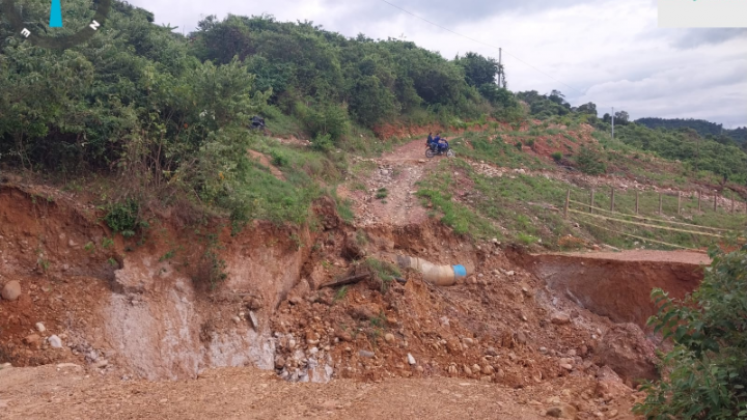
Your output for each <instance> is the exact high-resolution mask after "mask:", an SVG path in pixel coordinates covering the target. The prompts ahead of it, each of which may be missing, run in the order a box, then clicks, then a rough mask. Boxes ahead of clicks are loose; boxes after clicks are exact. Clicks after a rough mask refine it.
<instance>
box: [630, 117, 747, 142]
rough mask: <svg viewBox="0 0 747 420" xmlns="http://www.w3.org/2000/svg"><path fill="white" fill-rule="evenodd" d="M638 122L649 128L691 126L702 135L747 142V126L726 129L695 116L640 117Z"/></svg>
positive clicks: (721, 125)
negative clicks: (694, 117) (685, 117)
mask: <svg viewBox="0 0 747 420" xmlns="http://www.w3.org/2000/svg"><path fill="white" fill-rule="evenodd" d="M635 122H636V124H641V125H645V126H646V127H649V128H665V129H671V130H677V129H681V128H689V129H693V130H695V131H697V132H698V134H700V135H701V136H704V137H705V136H713V138H720V137H722V136H725V137H729V138H731V139H732V140H734V141H735V142H737V143H747V127H739V128H736V129H728V128H727V129H725V128H724V126H723V124H717V123H714V122H711V121H706V120H697V119H693V118H687V119H684V118H639V119H637V120H635Z"/></svg>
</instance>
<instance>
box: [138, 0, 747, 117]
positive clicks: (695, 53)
mask: <svg viewBox="0 0 747 420" xmlns="http://www.w3.org/2000/svg"><path fill="white" fill-rule="evenodd" d="M390 1H391V2H392V3H395V4H397V5H399V6H401V7H403V8H406V9H408V10H411V11H412V12H414V13H416V14H418V15H419V16H422V17H423V18H426V19H429V20H431V21H433V22H436V23H438V24H440V25H443V26H446V27H449V28H450V29H453V30H454V31H457V32H459V33H462V34H464V35H467V36H469V37H471V38H475V39H478V40H480V41H483V42H485V43H488V44H491V45H494V46H500V47H503V48H504V55H503V60H504V63H505V64H506V68H507V71H508V81H509V88H511V89H512V90H515V91H517V90H537V91H539V92H542V93H547V92H549V91H551V90H552V89H558V90H561V91H562V92H564V93H565V94H566V96H567V99H568V100H569V101H570V102H571V103H573V104H580V103H582V102H588V101H592V102H595V103H597V105H598V107H599V109H600V111H601V112H608V110H609V108H610V107H612V106H614V107H615V108H616V109H625V110H626V111H628V112H629V113H630V114H631V117H633V118H639V117H646V116H658V117H683V118H687V117H695V118H706V119H710V120H712V121H716V122H720V123H724V125H725V126H728V127H733V126H737V125H747V71H745V70H746V69H747V32H745V31H740V30H732V31H723V30H671V29H659V28H657V9H656V3H655V2H654V1H652V0H629V1H625V2H620V1H593V2H592V1H584V0H562V1H558V0H554V1H550V0H531V1H524V2H519V1H515V0H512V1H506V2H494V1H487V0H467V1H464V2H451V1H450V2H445V1H441V2H439V1H436V2H432V1H428V2H425V1H424V0H390ZM132 3H133V4H134V5H137V6H140V7H144V8H146V9H148V10H151V11H153V12H154V13H155V15H156V22H158V23H171V24H172V25H177V26H179V27H180V29H179V31H186V32H189V31H190V30H192V29H194V27H195V26H196V24H197V22H198V20H199V19H200V18H201V17H205V16H207V15H209V14H215V15H217V16H218V17H219V18H223V17H225V16H226V15H227V14H228V13H233V14H238V15H259V14H262V13H268V14H272V15H274V16H275V17H276V18H277V19H278V20H281V21H296V20H301V21H303V20H311V21H314V22H315V23H316V24H322V25H323V26H324V28H325V29H327V30H330V31H335V32H340V33H342V34H343V35H345V36H350V37H352V36H355V35H357V34H358V33H364V34H365V35H367V36H368V37H371V38H374V39H385V38H387V37H400V36H402V35H404V37H406V39H408V40H410V41H414V42H416V43H417V44H418V45H420V46H422V47H424V48H427V49H429V50H432V51H439V52H440V53H441V54H442V55H443V56H444V57H447V58H453V57H454V56H455V55H456V54H457V53H462V54H463V53H465V52H467V51H476V52H479V53H481V54H484V55H489V56H493V57H497V55H498V52H497V51H496V50H495V49H493V48H490V47H488V46H485V45H482V44H478V43H475V42H472V41H469V40H467V39H464V38H461V37H459V36H457V35H454V34H452V33H449V32H447V31H444V30H442V29H439V28H437V27H434V26H432V25H430V24H428V23H425V22H423V21H421V20H418V19H417V18H415V17H413V16H410V15H408V14H406V13H404V12H401V11H400V10H398V9H396V8H394V7H392V6H389V5H387V4H386V3H384V2H382V1H377V0H366V1H342V0H310V1H309V0H306V1H299V0H276V1H274V2H271V3H264V2H263V3H248V2H239V1H233V0H214V1H211V2H197V1H194V0H191V1H185V0H181V1H179V2H176V1H174V0H148V1H146V0H132ZM517 57H518V59H521V60H523V61H525V62H528V63H530V64H531V65H532V66H534V67H536V68H538V69H540V70H541V71H542V72H544V73H546V74H549V75H550V76H551V77H552V78H550V77H547V76H546V75H545V74H542V73H540V72H538V71H536V70H535V69H533V68H532V67H529V66H527V65H525V64H524V63H522V62H521V61H519V60H518V59H517ZM566 85H570V86H572V87H573V89H571V88H569V87H568V86H566Z"/></svg>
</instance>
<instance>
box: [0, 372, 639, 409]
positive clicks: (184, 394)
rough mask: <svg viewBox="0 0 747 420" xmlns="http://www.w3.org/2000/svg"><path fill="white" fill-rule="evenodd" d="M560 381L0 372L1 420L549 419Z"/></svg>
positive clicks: (562, 384) (568, 397) (625, 405)
mask: <svg viewBox="0 0 747 420" xmlns="http://www.w3.org/2000/svg"><path fill="white" fill-rule="evenodd" d="M566 381H568V380H567V379H558V380H556V381H553V382H548V383H546V384H543V385H541V386H535V387H529V388H525V389H520V390H514V389H510V388H506V387H501V386H497V385H495V384H489V383H483V382H480V381H470V380H458V379H448V378H432V379H392V380H386V381H383V382H379V383H360V382H353V381H350V380H337V381H333V382H331V383H329V384H327V385H319V384H308V383H306V384H298V383H295V384H294V383H289V382H285V381H282V380H280V379H277V377H276V375H274V374H273V373H272V372H262V371H259V370H256V369H253V368H233V369H220V370H212V371H207V372H206V373H205V374H203V375H201V377H200V379H198V380H196V381H180V382H163V381H161V382H147V381H121V380H118V379H114V378H111V377H102V376H99V375H86V372H84V371H82V369H80V368H76V367H64V368H62V369H60V368H55V367H54V366H45V367H39V368H25V369H17V368H11V369H2V370H0V418H3V419H51V418H55V419H60V420H67V419H109V420H116V419H181V420H184V419H200V420H202V419H210V418H214V419H226V420H228V419H247V418H252V419H300V418H308V417H311V418H325V419H350V418H356V419H399V418H410V419H458V418H470V419H495V418H505V419H517V420H532V419H542V418H546V417H545V416H544V414H545V412H546V411H547V410H548V407H551V406H553V403H552V402H549V403H548V401H552V400H553V399H556V400H558V401H561V402H565V401H569V400H571V399H573V398H574V396H572V395H565V394H563V390H564V389H565V386H566V383H565V382H566ZM589 386H591V384H589ZM31 389H33V391H32V392H29V391H30V390H31ZM591 389H593V388H591ZM566 394H570V392H566ZM621 401H623V400H622V399H621ZM625 401H626V402H624V403H623V405H622V406H618V407H617V409H615V411H619V412H620V415H618V416H616V417H615V418H616V419H627V418H631V417H630V416H629V415H627V414H625V413H626V411H625V410H626V409H627V408H628V407H629V406H630V401H631V399H627V400H625Z"/></svg>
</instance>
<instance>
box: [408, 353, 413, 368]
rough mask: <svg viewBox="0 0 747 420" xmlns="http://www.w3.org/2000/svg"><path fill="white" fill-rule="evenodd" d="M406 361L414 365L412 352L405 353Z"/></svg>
mask: <svg viewBox="0 0 747 420" xmlns="http://www.w3.org/2000/svg"><path fill="white" fill-rule="evenodd" d="M407 363H409V364H410V365H415V358H414V357H412V354H410V353H407Z"/></svg>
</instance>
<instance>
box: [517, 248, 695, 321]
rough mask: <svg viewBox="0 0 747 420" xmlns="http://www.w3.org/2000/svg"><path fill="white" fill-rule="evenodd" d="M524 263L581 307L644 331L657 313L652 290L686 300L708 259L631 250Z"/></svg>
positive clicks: (538, 258)
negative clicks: (661, 291)
mask: <svg viewBox="0 0 747 420" xmlns="http://www.w3.org/2000/svg"><path fill="white" fill-rule="evenodd" d="M524 261H525V262H526V263H527V268H528V269H529V270H531V271H532V272H533V273H534V274H536V275H537V276H538V277H540V278H542V279H544V280H545V281H547V284H548V286H549V287H550V288H551V289H552V290H554V291H555V292H557V293H559V294H562V295H565V296H567V297H568V298H570V299H571V300H573V301H575V302H576V303H577V304H579V305H580V306H582V307H584V308H587V309H589V310H591V311H592V312H594V313H596V314H598V315H601V316H606V317H609V318H610V319H611V320H612V321H613V322H634V323H636V324H638V325H640V326H641V327H644V326H645V323H646V321H647V319H648V318H649V317H650V316H651V315H654V314H655V313H656V307H655V306H654V304H653V302H652V301H651V298H650V294H651V291H652V290H653V289H654V288H661V289H663V290H664V291H666V292H668V293H669V294H670V296H671V297H673V298H676V299H681V298H683V297H685V295H687V294H688V293H691V292H692V291H693V290H695V288H697V287H698V285H699V284H700V282H701V280H702V279H703V266H704V265H708V264H709V263H710V258H709V257H708V256H707V255H706V254H701V253H697V252H665V251H630V252H622V253H587V254H543V255H532V256H530V257H528V258H524Z"/></svg>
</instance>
